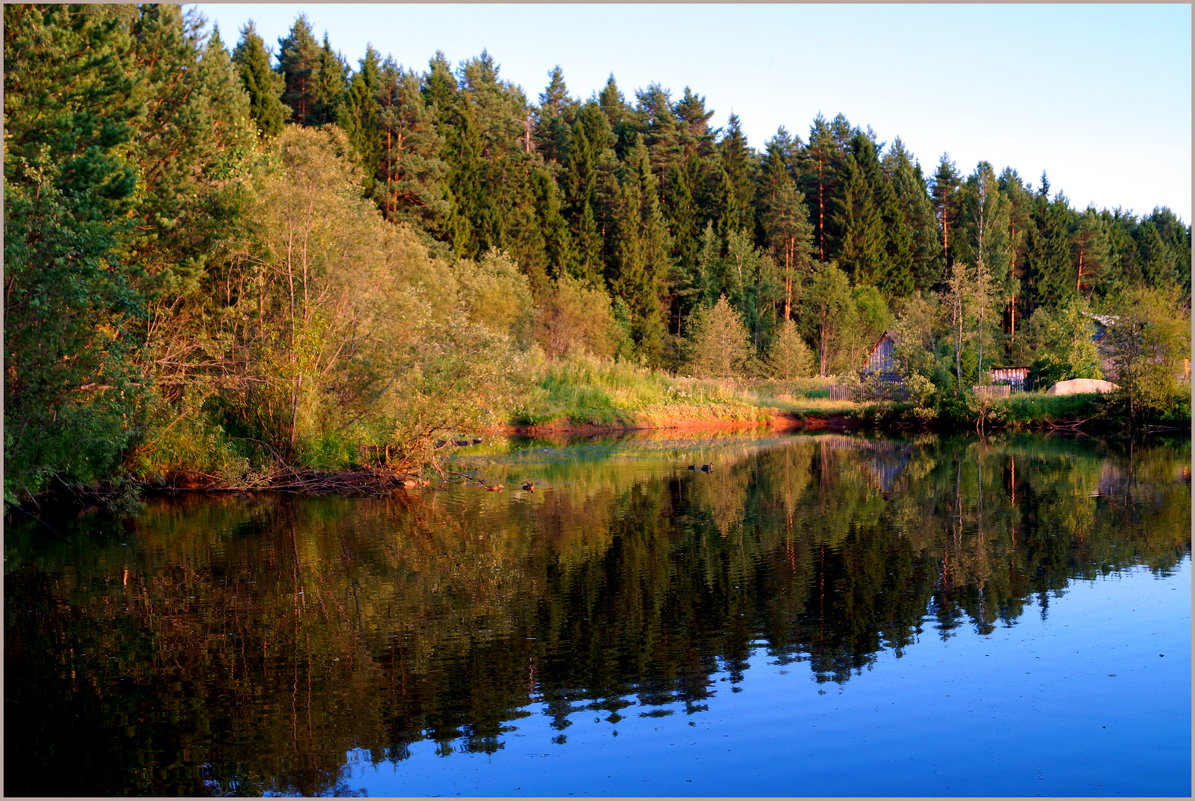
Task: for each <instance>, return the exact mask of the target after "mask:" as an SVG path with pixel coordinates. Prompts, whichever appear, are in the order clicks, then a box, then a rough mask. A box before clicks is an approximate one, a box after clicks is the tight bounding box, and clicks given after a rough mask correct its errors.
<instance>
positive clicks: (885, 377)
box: [859, 331, 901, 382]
mask: <svg viewBox="0 0 1195 801" xmlns="http://www.w3.org/2000/svg"><path fill="white" fill-rule="evenodd" d="M899 341H900V340H899V339H898V337H897V335H896V334H894V333H892V332H891V331H885V332H884V333H883V334H881V335H880V338H879V339H878V340H876V343H875V344H874V345H872V346H871V350H870V351H868V353H867V358H865V359H864V360H863V366H862V367H861V368H860V369H859V372H860V373H861V374H862V376H863V377H864V378H870V377H873V376H874V377H877V378H879V380H881V381H895V382H899V381H900V380H901V378H900V373H899V372H897V369H896V359H895V357H894V355H893V351H894V350H895V349H896V346H897V344H898V343H899Z"/></svg>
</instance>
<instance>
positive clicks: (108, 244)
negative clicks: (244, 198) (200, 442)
mask: <svg viewBox="0 0 1195 801" xmlns="http://www.w3.org/2000/svg"><path fill="white" fill-rule="evenodd" d="M119 14H120V12H119V11H118V10H117V9H114V8H112V7H104V6H83V7H79V8H71V7H67V6H32V5H24V6H13V5H9V6H5V7H4V54H5V73H6V74H5V92H4V116H5V149H4V196H5V203H4V206H5V208H4V234H5V236H4V270H5V292H4V322H5V359H4V362H5V381H4V456H5V498H6V499H10V500H11V499H13V498H17V497H21V496H24V495H29V494H34V493H36V492H38V491H40V490H42V489H44V488H45V487H46V486H47V484H48V482H49V481H50V479H51V478H52V477H58V478H59V479H62V480H64V481H66V482H70V483H90V482H95V481H97V480H100V479H102V478H104V477H105V476H106V475H108V474H109V473H111V472H112V471H115V469H116V468H117V467H118V465H119V463H120V457H121V454H122V453H123V450H124V448H125V447H126V445H127V444H128V443H129V442H130V441H131V440H132V438H133V437H134V436H135V428H134V426H132V425H130V423H129V421H128V415H129V414H130V413H132V412H133V409H134V407H135V403H136V399H137V398H138V396H139V395H140V392H141V387H139V386H138V384H139V382H138V380H137V371H136V367H135V359H136V352H135V349H136V343H135V342H134V340H133V339H132V337H131V329H132V326H133V324H134V321H135V319H136V318H137V317H138V316H139V315H140V314H142V313H143V308H144V306H143V303H144V299H143V297H142V296H141V294H140V293H139V292H138V291H137V290H136V289H135V280H136V277H137V276H136V273H137V268H136V266H135V264H133V263H130V260H128V259H127V258H126V252H125V247H124V243H125V241H127V238H128V237H129V236H130V235H131V234H132V230H131V222H132V220H131V213H132V212H133V211H134V210H135V208H136V200H137V196H136V187H137V168H136V163H135V161H134V159H133V158H132V157H131V155H130V152H129V144H130V143H131V142H132V141H133V138H134V137H135V135H136V132H137V129H138V126H139V125H140V124H141V122H142V120H143V119H144V114H145V102H144V97H143V96H142V95H141V92H140V90H141V86H142V84H141V83H140V80H141V77H140V76H139V74H138V72H137V70H136V69H135V62H134V56H133V52H132V42H131V40H130V38H129V35H128V31H127V28H126V27H125V26H124V24H122V20H121V19H120V15H119Z"/></svg>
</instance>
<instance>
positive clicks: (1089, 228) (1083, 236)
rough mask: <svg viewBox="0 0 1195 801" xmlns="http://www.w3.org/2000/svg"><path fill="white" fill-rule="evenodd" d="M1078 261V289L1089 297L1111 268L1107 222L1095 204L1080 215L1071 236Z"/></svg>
mask: <svg viewBox="0 0 1195 801" xmlns="http://www.w3.org/2000/svg"><path fill="white" fill-rule="evenodd" d="M1071 252H1072V254H1073V255H1072V258H1073V259H1074V264H1075V292H1076V293H1077V294H1079V295H1081V296H1084V297H1088V298H1090V297H1091V295H1092V293H1093V292H1094V291H1095V288H1096V287H1097V286H1099V285H1101V284H1103V282H1104V280H1105V278H1106V275H1105V273H1106V272H1107V270H1108V238H1107V235H1106V233H1105V229H1104V221H1103V220H1102V219H1101V218H1100V215H1099V213H1098V212H1097V211H1096V210H1095V208H1093V207H1088V208H1087V210H1086V211H1085V212H1083V214H1082V216H1080V217H1079V220H1078V223H1077V225H1076V226H1075V231H1074V234H1073V235H1072V238H1071Z"/></svg>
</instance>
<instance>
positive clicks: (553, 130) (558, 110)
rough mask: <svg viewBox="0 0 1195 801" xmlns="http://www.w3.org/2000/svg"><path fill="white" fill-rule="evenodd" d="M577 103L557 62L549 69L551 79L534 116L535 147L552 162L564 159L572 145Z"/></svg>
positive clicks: (541, 156) (548, 161) (543, 156)
mask: <svg viewBox="0 0 1195 801" xmlns="http://www.w3.org/2000/svg"><path fill="white" fill-rule="evenodd" d="M576 106H577V104H576V103H574V102H573V101H572V100H571V99H570V98H569V96H568V87H567V86H566V85H565V83H564V72H563V71H562V70H561V69H560V66H559V65H557V66H556V67H554V68H553V69H552V71H551V73H549V81H548V85H547V87H546V88H545V89H544V91H543V93H542V94H540V96H539V106H538V107H537V108H536V109H535V111H534V113H533V117H534V120H535V128H534V130H533V132H532V139H533V140H534V142H535V151H536V152H537V153H539V155H540V158H542V159H543V160H544V161H545V162H547V163H549V164H555V163H559V162H561V161H563V159H564V151H565V150H566V149H567V147H568V135H569V124H570V123H571V122H572V119H573V116H574V114H575V113H576Z"/></svg>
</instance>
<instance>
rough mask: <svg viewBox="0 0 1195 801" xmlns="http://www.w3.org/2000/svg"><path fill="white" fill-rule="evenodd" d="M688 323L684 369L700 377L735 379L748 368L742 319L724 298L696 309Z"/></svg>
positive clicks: (745, 335)
mask: <svg viewBox="0 0 1195 801" xmlns="http://www.w3.org/2000/svg"><path fill="white" fill-rule="evenodd" d="M693 318H694V319H693V320H692V321H691V323H690V330H691V332H692V333H691V334H690V337H689V342H688V351H689V353H688V359H687V367H688V371H689V373H690V374H691V375H695V376H699V377H702V378H737V377H741V376H743V375H744V374H746V373H747V371H748V370H749V369H750V365H751V356H752V354H751V345H750V342H749V339H748V333H747V329H746V327H745V326H744V325H743V321H742V318H741V317H740V316H739V314H738V312H736V311H735V310H734V307H733V306H731V304H730V303H729V302H728V301H727V299H726V297H725V296H721V297H719V298H718V301H717V302H716V303H715V304H713V305H712V306H705V307H701V308H700V309H698V311H697V312H696V313H695V314H694V315H693Z"/></svg>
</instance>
